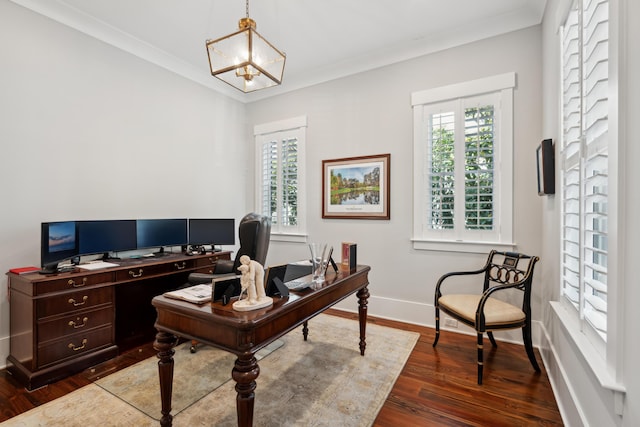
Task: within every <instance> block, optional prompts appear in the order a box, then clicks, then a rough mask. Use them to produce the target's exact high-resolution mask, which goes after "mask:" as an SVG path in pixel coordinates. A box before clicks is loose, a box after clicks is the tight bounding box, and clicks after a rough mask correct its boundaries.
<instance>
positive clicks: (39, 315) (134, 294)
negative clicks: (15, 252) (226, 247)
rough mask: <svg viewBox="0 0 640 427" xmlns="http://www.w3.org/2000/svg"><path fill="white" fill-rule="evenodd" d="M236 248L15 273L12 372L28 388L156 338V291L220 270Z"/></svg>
mask: <svg viewBox="0 0 640 427" xmlns="http://www.w3.org/2000/svg"><path fill="white" fill-rule="evenodd" d="M223 259H226V260H228V259H230V252H214V253H211V254H204V255H194V256H186V255H182V254H171V255H167V256H164V257H160V258H142V259H127V260H118V261H114V263H117V264H119V266H118V267H111V268H108V269H102V270H82V269H76V270H75V271H74V272H70V273H60V274H55V275H50V276H49V275H47V276H45V275H41V274H38V273H31V274H24V275H17V274H13V273H8V277H9V292H10V311H11V325H10V329H11V332H10V333H11V338H10V350H9V353H10V354H9V357H8V358H7V370H8V371H9V372H10V373H11V374H12V375H13V376H14V377H15V378H16V379H18V381H20V382H21V383H23V384H24V385H25V387H26V388H27V389H28V390H33V389H35V388H38V387H41V386H43V385H45V384H48V383H51V382H53V381H56V380H58V379H60V378H64V377H66V376H69V375H71V374H74V373H77V372H80V371H82V370H84V369H86V368H88V367H90V366H93V365H95V364H97V363H100V362H103V361H105V360H108V359H110V358H112V357H114V356H116V355H117V354H118V352H119V351H121V350H123V349H126V348H130V347H133V346H135V345H139V344H141V343H144V342H151V341H152V340H153V337H154V335H155V328H154V327H153V324H154V322H155V315H156V313H155V309H154V308H153V306H152V305H151V300H152V299H153V297H154V296H156V295H160V294H162V293H164V292H166V291H168V290H172V289H176V288H178V287H180V286H182V285H184V284H185V283H186V281H187V276H188V275H189V273H192V272H202V273H210V272H213V270H214V268H215V265H216V263H217V262H218V261H219V260H223Z"/></svg>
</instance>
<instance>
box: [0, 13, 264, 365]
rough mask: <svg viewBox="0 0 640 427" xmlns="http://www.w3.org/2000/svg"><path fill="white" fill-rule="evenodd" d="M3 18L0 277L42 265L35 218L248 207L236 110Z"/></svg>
mask: <svg viewBox="0 0 640 427" xmlns="http://www.w3.org/2000/svg"><path fill="white" fill-rule="evenodd" d="M0 16H1V17H2V18H1V20H2V24H1V25H0V70H1V71H0V159H2V165H1V166H0V201H1V203H2V213H1V216H0V218H1V220H0V271H1V272H6V271H8V270H9V269H10V268H12V267H18V266H24V265H40V223H41V222H42V221H55V220H82V219H125V218H168V217H234V218H236V220H239V219H240V218H241V217H242V216H243V215H244V214H245V213H246V212H247V211H248V209H250V207H249V206H248V203H247V201H248V199H247V198H246V187H247V179H246V175H247V168H248V167H249V166H250V165H252V163H251V162H247V161H246V160H245V159H246V158H247V156H248V155H249V156H252V155H253V153H252V152H251V151H249V152H247V144H246V141H247V136H246V135H245V133H244V132H245V125H244V120H245V106H244V105H243V104H241V103H238V102H237V101H233V100H230V99H228V98H226V97H224V96H221V95H219V94H217V93H215V92H213V91H211V90H208V89H205V88H204V87H202V86H200V85H197V84H195V83H193V82H190V81H188V80H185V79H184V78H181V77H178V76H176V75H174V74H172V73H170V72H168V71H166V70H164V69H161V68H158V67H156V66H154V65H151V64H149V63H147V62H145V61H142V60H140V59H137V58H135V57H134V56H132V55H130V54H127V53H125V52H123V51H120V50H118V49H115V48H113V47H111V46H109V45H107V44H104V43H102V42H99V41H97V40H95V39H93V38H90V37H88V36H85V35H83V34H81V33H79V32H76V31H75V30H72V29H69V28H67V27H65V26H63V25H61V24H58V23H56V22H54V21H51V20H49V19H47V18H44V17H42V16H40V15H38V14H35V13H33V12H30V11H28V10H26V9H23V8H22V7H20V6H17V5H15V4H14V3H11V2H8V1H0ZM5 290H6V281H3V282H2V290H0V293H1V294H2V295H3V297H2V298H0V366H2V365H4V363H5V359H6V356H7V354H8V351H9V350H8V334H9V304H8V302H7V298H6V297H4V296H6V295H7V293H6V291H5Z"/></svg>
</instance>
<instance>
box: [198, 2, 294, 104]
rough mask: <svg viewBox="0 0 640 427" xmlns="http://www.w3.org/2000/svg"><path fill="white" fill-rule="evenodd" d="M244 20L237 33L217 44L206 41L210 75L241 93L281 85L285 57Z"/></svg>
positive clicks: (252, 23)
mask: <svg viewBox="0 0 640 427" xmlns="http://www.w3.org/2000/svg"><path fill="white" fill-rule="evenodd" d="M246 10H247V16H246V17H245V18H241V19H240V21H239V22H238V28H239V30H238V31H236V32H235V33H232V34H229V35H228V36H225V37H221V38H219V39H216V40H207V43H206V45H207V54H208V56H209V66H210V68H211V75H212V76H214V77H217V78H219V79H220V80H222V81H223V82H225V83H228V84H230V85H231V86H233V87H235V88H236V89H239V90H241V91H242V92H245V93H246V92H253V91H255V90H258V89H264V88H267V87H271V86H276V85H279V84H280V83H282V74H283V73H284V62H285V59H286V55H285V54H284V53H282V52H280V51H279V50H278V49H276V48H275V47H274V46H273V45H272V44H271V43H269V42H268V41H267V40H266V39H265V38H264V37H262V36H261V35H260V34H258V32H257V31H256V22H255V21H254V20H253V19H251V18H249V0H247V2H246Z"/></svg>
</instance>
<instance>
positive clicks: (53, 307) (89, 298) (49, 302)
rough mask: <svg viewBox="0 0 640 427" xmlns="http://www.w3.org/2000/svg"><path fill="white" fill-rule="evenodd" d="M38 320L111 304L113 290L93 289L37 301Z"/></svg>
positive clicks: (108, 288)
mask: <svg viewBox="0 0 640 427" xmlns="http://www.w3.org/2000/svg"><path fill="white" fill-rule="evenodd" d="M36 304H37V310H36V313H38V314H37V316H38V319H42V318H45V317H49V316H53V315H56V314H63V313H73V312H76V311H79V310H85V309H88V308H91V307H96V306H99V305H103V304H113V288H112V287H110V286H109V287H104V288H94V289H86V290H82V291H77V292H68V293H64V294H60V295H56V296H52V297H48V298H41V299H39V300H38V301H37V303H36Z"/></svg>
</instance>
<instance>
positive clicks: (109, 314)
mask: <svg viewBox="0 0 640 427" xmlns="http://www.w3.org/2000/svg"><path fill="white" fill-rule="evenodd" d="M113 321H114V310H113V306H108V307H104V308H100V309H97V310H90V311H87V310H85V311H83V312H78V313H74V314H72V315H68V316H64V317H61V318H59V319H56V320H49V321H46V322H40V323H39V324H38V342H40V343H45V342H48V341H52V340H57V339H59V338H62V337H65V336H68V335H73V334H77V333H81V332H84V331H87V330H89V329H95V328H99V327H101V326H108V325H113Z"/></svg>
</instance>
